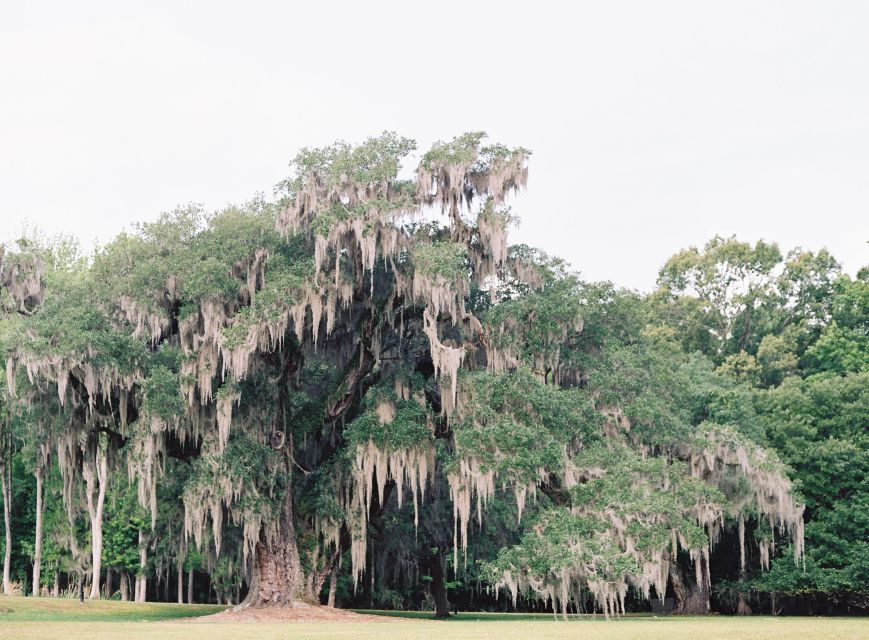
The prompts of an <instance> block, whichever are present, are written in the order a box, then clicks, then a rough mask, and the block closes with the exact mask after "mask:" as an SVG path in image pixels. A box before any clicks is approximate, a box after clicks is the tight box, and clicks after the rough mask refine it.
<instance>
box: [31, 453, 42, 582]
mask: <svg viewBox="0 0 869 640" xmlns="http://www.w3.org/2000/svg"><path fill="white" fill-rule="evenodd" d="M33 475H35V476H36V533H35V536H34V538H35V539H34V541H33V595H35V596H38V595H39V594H40V592H41V589H40V581H41V579H42V576H41V575H40V573H41V572H42V469H37V470H36V473H34V474H33Z"/></svg>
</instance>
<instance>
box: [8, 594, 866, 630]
mask: <svg viewBox="0 0 869 640" xmlns="http://www.w3.org/2000/svg"><path fill="white" fill-rule="evenodd" d="M222 609H223V607H218V606H213V605H174V604H154V603H144V604H136V603H126V602H104V601H103V602H85V603H84V604H83V605H80V604H79V603H78V601H76V600H65V599H60V600H56V599H51V598H6V597H0V639H2V640H25V639H26V640H50V639H53V638H58V639H63V640H97V639H99V640H103V639H110V638H111V639H120V640H157V639H161V640H162V639H166V638H173V639H174V638H177V639H179V640H181V639H183V640H272V639H278V638H280V639H292V640H297V639H298V640H308V639H312V640H313V639H318V640H319V639H327V638H346V639H347V640H405V639H407V640H414V639H417V638H418V639H433V640H464V639H468V640H478V639H479V640H513V639H518V640H538V639H539V640H556V639H561V638H577V639H581V640H634V639H648V640H680V639H681V638H686V639H688V640H741V639H745V640H749V639H751V640H754V639H757V640H773V639H775V640H779V639H781V640H796V639H799V638H806V639H811V640H827V639H830V640H834V639H843V640H845V639H847V640H866V639H867V638H869V618H805V617H801V618H791V617H778V618H772V617H748V618H737V617H724V616H710V617H703V618H700V617H697V618H675V617H654V616H640V617H631V616H628V617H625V618H621V619H617V620H610V621H607V620H604V619H602V618H600V617H597V618H592V617H582V618H581V619H578V618H573V619H571V620H569V621H566V622H565V621H555V620H553V618H552V616H546V615H539V616H538V615H525V614H515V615H513V614H459V615H458V616H457V617H454V618H452V619H450V620H447V621H438V620H431V619H424V618H421V617H419V616H418V615H413V616H411V617H408V618H406V619H402V620H399V621H396V620H395V618H394V617H390V618H387V619H385V620H384V622H360V623H355V622H354V623H345V622H333V623H320V622H317V623H306V622H301V623H285V624H270V623H269V624H267V623H249V622H248V623H244V622H232V623H226V622H222V623H212V622H195V621H193V622H191V621H189V620H184V621H180V620H178V618H184V617H188V616H202V615H208V614H210V613H216V612H217V611H220V610H222Z"/></svg>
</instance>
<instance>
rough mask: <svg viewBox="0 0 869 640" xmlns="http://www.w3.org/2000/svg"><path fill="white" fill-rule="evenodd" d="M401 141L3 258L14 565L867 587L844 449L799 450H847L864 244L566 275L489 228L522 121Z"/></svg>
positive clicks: (564, 591)
mask: <svg viewBox="0 0 869 640" xmlns="http://www.w3.org/2000/svg"><path fill="white" fill-rule="evenodd" d="M415 150H416V143H415V142H414V141H413V140H410V139H408V138H403V137H400V136H397V135H396V134H393V133H384V134H382V135H381V136H378V137H375V138H371V139H369V140H366V141H365V142H363V143H361V144H358V145H351V144H347V143H344V142H339V143H336V144H333V145H331V146H328V147H323V148H317V149H303V150H302V151H300V152H299V153H298V155H297V156H296V157H295V159H294V161H293V163H292V173H291V175H290V176H289V177H288V178H287V179H286V180H285V181H283V182H281V183H280V184H278V185H277V186H276V188H275V192H274V197H273V198H271V199H268V198H266V197H265V196H262V195H258V196H256V197H254V198H253V199H252V200H250V201H249V202H247V203H245V204H243V205H239V206H231V207H227V208H225V209H223V210H221V211H217V212H214V213H206V212H205V211H203V209H202V207H199V206H197V205H188V206H184V207H180V208H178V209H176V210H175V211H172V212H169V213H165V214H163V215H162V216H161V217H160V218H159V219H158V220H156V221H155V222H151V223H144V224H142V225H140V226H138V227H137V228H135V229H134V230H133V231H131V232H129V233H123V234H121V235H119V236H118V237H117V238H115V239H114V240H113V241H112V242H111V243H109V244H108V245H107V246H105V247H101V248H99V249H98V250H97V251H96V252H95V253H94V254H93V255H92V256H81V255H80V254H79V252H78V250H77V246H76V245H75V243H74V241H72V240H70V239H67V238H60V239H58V240H47V239H45V238H43V237H40V236H39V235H38V234H31V236H30V237H25V238H22V239H21V240H20V241H19V242H18V243H17V244H16V245H13V246H10V247H7V248H6V249H5V250H4V252H3V253H2V254H0V285H2V294H0V295H2V299H0V302H2V309H3V316H2V320H0V347H2V349H3V351H4V354H5V357H6V374H7V375H6V377H5V380H4V381H3V390H2V391H3V393H2V397H3V400H2V411H3V414H2V417H3V429H4V431H3V433H4V440H3V442H4V450H3V455H2V460H3V465H4V466H3V470H4V475H3V477H4V483H5V484H4V504H6V505H18V504H19V503H21V500H19V501H18V502H15V498H14V497H13V496H10V495H8V492H9V487H11V486H12V485H13V482H12V471H13V466H14V464H13V461H16V463H17V464H19V465H21V469H20V470H19V471H18V472H17V473H18V475H19V476H23V477H28V476H32V477H35V478H36V480H37V485H36V489H35V490H34V489H30V490H29V494H28V497H27V498H26V499H25V498H23V500H27V501H29V500H30V499H31V498H30V497H29V495H30V494H32V493H33V492H34V491H35V492H36V495H37V496H38V501H37V503H36V504H37V505H40V506H34V507H31V506H28V507H27V509H35V512H34V513H35V516H34V517H35V518H36V521H37V522H42V521H43V520H44V522H45V524H44V525H43V524H40V525H38V526H36V531H37V533H36V534H35V535H36V540H37V544H38V545H41V544H42V542H41V537H42V533H41V532H42V531H43V530H45V531H47V532H48V537H47V540H46V548H45V549H44V550H42V551H40V553H39V554H34V556H32V557H35V556H39V557H36V559H35V560H31V562H34V563H35V565H36V566H42V565H45V566H46V568H48V567H52V568H54V569H55V571H57V572H58V573H59V572H64V573H69V574H73V573H75V572H78V574H79V575H82V576H87V580H88V581H89V584H90V585H91V596H92V597H98V596H99V595H100V593H101V584H104V583H105V582H110V581H111V575H112V572H116V573H117V574H118V575H120V576H121V580H122V588H126V586H125V585H126V583H125V582H124V580H126V579H127V576H135V578H136V593H135V597H137V598H140V599H145V598H146V597H149V593H150V594H154V593H157V592H156V591H155V590H156V589H158V588H159V585H160V584H163V585H165V587H164V588H165V589H166V593H168V589H169V587H168V585H169V577H170V572H171V571H172V570H175V571H177V587H174V588H173V589H174V592H177V596H178V598H179V600H182V599H183V594H182V577H183V574H184V572H187V574H188V580H189V581H190V582H189V583H188V590H187V599H188V600H189V598H190V597H191V593H192V590H193V585H194V582H195V575H196V573H197V572H198V573H199V574H200V575H202V574H208V575H209V576H210V581H211V587H212V589H213V590H214V591H215V593H217V595H218V597H219V598H221V599H223V600H226V601H234V602H238V601H240V600H242V599H243V600H244V604H246V605H252V606H265V605H276V604H287V603H291V602H292V601H294V600H297V599H307V600H310V601H317V600H318V599H319V598H320V595H321V592H322V591H323V589H324V585H326V581H327V579H328V580H329V581H330V586H329V587H328V590H329V592H330V599H331V600H333V601H334V599H335V594H336V590H339V589H343V591H341V598H342V600H343V601H345V602H348V603H350V602H353V601H357V600H358V598H360V597H362V595H361V594H367V595H368V598H369V601H371V602H373V601H374V598H375V592H376V593H378V594H379V595H378V596H377V597H379V598H382V599H383V601H390V600H389V598H392V600H391V602H393V603H395V602H400V603H405V602H409V601H410V600H406V598H405V596H403V595H401V594H402V593H405V594H407V593H410V592H412V591H413V590H414V589H418V588H419V585H420V584H423V591H424V592H425V594H426V598H428V599H429V600H430V601H431V602H430V604H431V606H432V607H433V608H436V609H437V611H438V613H439V614H446V613H447V609H448V602H447V601H448V598H449V591H450V589H452V590H453V591H456V590H464V591H463V593H465V594H466V596H467V597H470V598H472V599H473V598H474V597H476V598H477V600H478V601H480V602H482V601H483V600H481V599H485V598H490V599H492V598H493V597H494V596H492V595H491V594H488V595H484V590H483V589H482V587H483V586H484V585H487V586H488V587H490V588H494V589H495V590H498V589H502V588H504V589H506V591H507V592H508V593H509V595H510V598H511V599H512V601H513V603H514V604H515V603H517V602H518V601H519V598H520V597H521V598H523V601H524V602H533V601H534V600H535V599H538V600H542V601H545V602H549V603H550V605H551V606H552V607H553V608H556V609H560V610H561V611H563V612H565V613H566V612H567V611H568V610H569V609H570V608H577V609H582V608H586V607H589V606H593V607H596V608H599V609H600V610H602V611H604V612H605V613H607V614H608V615H609V614H616V613H619V612H623V611H625V608H626V601H632V602H638V603H640V602H644V601H649V600H650V599H653V598H657V599H663V598H665V596H666V595H667V594H673V597H674V598H675V601H676V607H677V609H679V610H680V611H684V612H702V611H708V610H709V607H710V598H715V597H718V596H717V594H718V592H717V591H716V590H715V589H716V584H717V583H722V584H724V583H726V582H727V579H728V578H732V579H733V580H736V581H737V583H738V585H739V586H738V589H739V590H740V593H748V592H749V591H751V590H758V589H765V588H768V587H764V586H763V584H765V583H764V582H763V581H764V580H767V581H769V580H773V579H774V578H775V579H777V580H779V579H780V580H787V579H796V578H788V577H787V576H803V577H800V578H799V579H800V580H806V579H809V578H805V577H804V576H806V575H807V573H806V572H808V575H810V576H813V577H812V578H811V579H815V578H814V576H815V575H816V574H815V573H812V572H813V571H815V570H816V568H817V567H825V569H823V571H827V573H824V574H823V575H824V578H823V579H824V580H828V579H829V580H839V582H838V583H836V584H837V586H836V589H838V590H839V591H838V592H842V591H844V592H848V593H853V592H856V591H859V585H858V581H859V579H860V577H861V576H865V575H866V573H865V571H866V569H865V567H864V568H862V569H860V568H855V567H854V566H852V563H851V562H850V560H849V559H848V558H847V557H845V556H843V555H842V554H841V551H842V547H841V544H850V542H842V543H841V544H839V543H834V542H833V541H831V540H830V538H829V536H830V535H838V534H839V532H840V531H844V532H845V533H843V534H842V535H844V536H845V537H846V538H847V539H848V540H855V539H856V537H857V536H859V535H860V532H861V531H865V529H861V527H864V525H865V522H863V520H865V512H866V509H865V508H862V513H863V515H861V516H856V515H855V513H854V509H851V508H850V507H849V508H845V507H843V506H842V504H843V503H842V502H841V501H840V498H844V497H845V494H847V495H849V496H850V495H857V494H859V492H861V491H862V492H863V494H865V487H863V486H862V484H861V480H860V479H861V478H865V474H862V475H861V474H860V472H859V469H856V468H853V467H851V468H849V473H848V474H847V476H841V477H837V478H835V479H833V478H830V477H823V478H822V477H820V476H824V474H825V473H827V471H826V470H825V469H824V468H823V467H824V465H823V464H820V463H819V460H820V459H821V458H823V457H824V456H828V457H829V459H830V460H831V461H842V463H844V461H845V460H846V459H847V456H848V455H850V452H857V451H859V452H863V454H865V442H863V441H862V440H865V437H862V439H861V437H859V436H858V434H856V433H855V426H854V425H856V424H859V423H860V421H861V420H863V421H864V422H863V425H864V426H865V411H864V408H865V407H864V406H863V405H865V401H863V398H862V397H861V396H860V391H862V389H864V388H865V381H864V380H863V378H862V377H861V376H863V377H865V375H864V374H865V373H866V371H867V355H866V354H867V342H866V341H867V339H869V338H867V326H866V317H865V316H866V311H865V310H866V308H867V306H869V305H867V304H866V303H867V291H869V289H867V284H866V282H867V281H866V277H865V275H866V274H865V273H863V274H861V275H860V276H859V277H858V278H856V279H852V278H849V277H848V276H842V275H840V273H839V266H838V264H837V263H836V261H835V260H834V259H833V258H832V257H831V256H829V255H828V254H827V253H826V252H819V253H818V254H810V253H806V252H793V253H791V254H789V255H788V256H787V257H786V258H783V257H782V255H781V253H780V251H779V249H778V247H777V246H776V245H774V244H766V243H758V244H757V245H755V246H750V245H747V244H743V243H740V242H738V241H736V240H735V239H723V238H715V239H713V240H712V241H711V242H710V243H709V244H708V245H707V246H706V247H705V249H704V250H703V251H699V250H697V249H689V250H687V251H684V252H682V253H679V254H677V255H676V256H674V257H673V258H672V259H671V260H670V261H669V262H667V264H666V265H665V266H664V268H663V269H662V271H661V274H660V281H659V282H660V288H659V290H658V291H656V292H655V293H653V294H651V295H649V296H640V295H638V294H636V293H632V292H626V291H623V290H619V289H617V288H615V287H613V286H612V285H610V284H608V283H589V282H584V281H582V280H581V279H580V278H579V277H578V275H577V274H575V273H574V272H572V271H571V270H570V268H569V267H568V266H567V265H566V264H564V263H563V262H562V261H560V260H558V259H556V258H553V257H551V256H548V255H546V254H545V253H543V252H542V251H539V250H536V249H532V248H530V247H527V246H521V245H520V246H510V245H508V242H507V231H508V228H509V226H510V224H511V222H513V220H514V217H513V215H512V213H511V210H510V208H509V198H510V197H511V196H512V195H513V194H516V193H518V192H520V191H521V190H522V189H523V188H524V187H525V184H526V180H527V175H528V169H527V164H528V160H529V158H530V155H531V154H530V152H529V151H528V150H526V149H523V148H509V147H506V146H503V145H500V144H487V143H486V142H485V135H484V134H483V133H481V132H472V133H468V134H464V135H461V136H458V137H456V138H454V139H453V140H451V141H448V142H438V143H436V144H435V145H433V146H432V148H431V149H429V150H428V151H426V152H425V153H422V154H421V155H420V161H419V164H418V166H417V167H416V169H415V171H413V172H411V171H410V170H409V169H408V168H407V167H405V163H406V162H407V161H408V158H409V157H410V155H411V154H412V152H414V151H415ZM863 395H865V394H863ZM807 398H811V399H807ZM821 398H823V399H824V402H826V403H828V406H830V411H829V412H827V413H824V412H823V411H822V410H821V409H820V408H819V407H820V406H821V401H820V399H821ZM861 402H862V404H861ZM843 406H848V407H852V406H853V414H847V413H844V414H843V413H841V412H840V408H841V407H843ZM795 415H799V416H801V417H800V418H799V419H798V420H797V419H794V416H795ZM797 424H801V425H804V426H803V427H799V428H798V427H796V426H795V425H797ZM794 429H798V431H797V433H794ZM863 436H865V433H864V434H863ZM798 442H806V443H808V442H812V443H816V444H819V445H821V446H820V447H819V448H818V449H817V450H816V449H814V448H813V449H812V450H811V452H808V451H806V450H805V448H803V447H800V446H798V445H797V443H798ZM864 457H865V455H864ZM816 464H820V467H821V468H819V469H818V470H817V471H811V470H810V469H811V468H813V465H816ZM787 465H792V466H791V467H788V466H787ZM794 470H796V473H797V475H796V476H795V475H794ZM816 476H817V477H816ZM795 477H796V484H795V482H794V479H795ZM831 484H835V485H836V488H835V489H834V488H833V487H832V486H829V485H831ZM863 484H865V481H863ZM836 491H838V492H840V493H839V494H838V496H839V497H837V498H835V499H833V498H832V497H831V496H832V495H833V493H835V492H836ZM831 492H832V493H831ZM843 492H844V493H843ZM43 495H44V497H45V500H44V501H43ZM860 495H862V494H860ZM863 497H865V496H863ZM859 499H861V500H862V497H861V498H859ZM43 502H44V503H45V504H44V505H43ZM29 504H30V503H29V502H28V505H29ZM8 508H9V507H8V506H7V509H8ZM806 510H807V511H806ZM858 510H859V509H858ZM804 512H805V513H806V514H807V515H809V517H810V519H811V520H810V522H809V525H808V528H806V527H805V526H804ZM18 517H19V516H17V515H16V518H15V519H13V521H17V519H18ZM855 518H856V519H855ZM860 518H862V520H861V519H860ZM6 521H7V522H9V521H10V516H9V515H7V519H6ZM846 522H847V524H842V523H846ZM43 527H44V528H43ZM849 527H850V528H849ZM807 535H808V538H809V539H810V540H811V539H817V540H818V541H819V542H818V546H817V547H815V548H813V547H811V545H810V546H809V548H808V550H806V549H805V547H804V541H805V539H806V536H807ZM813 536H814V537H815V538H813ZM29 537H31V538H32V534H31V535H30V536H29ZM11 539H12V536H11V533H9V534H8V535H7V536H6V549H7V550H8V549H9V548H10V544H11V543H10V540H11ZM864 539H865V536H864ZM821 540H824V542H821ZM837 544H839V546H836V545H837ZM732 545H735V546H736V548H737V549H738V551H737V552H736V553H733V552H732V551H728V549H731V548H732ZM825 545H826V546H825ZM834 547H835V549H834ZM719 550H722V551H719ZM837 553H838V554H839V555H838V556H836V554H837ZM864 555H865V554H864ZM833 556H836V557H837V558H838V559H835V558H832V557H833ZM345 557H346V563H345ZM50 563H51V564H50ZM788 563H789V564H788ZM21 564H22V563H21V561H20V560H19V561H18V566H21ZM11 565H12V561H11V560H10V561H8V562H7V575H6V578H5V579H6V582H7V583H8V582H9V581H10V578H9V575H8V574H9V567H10V566H11ZM771 565H772V566H773V570H772V572H769V573H767V572H766V571H767V570H768V569H769V568H770V566H771ZM804 567H808V569H805V568H804ZM827 568H828V569H827ZM817 570H818V571H821V569H817ZM849 571H850V572H851V573H848V572H849ZM854 571H856V572H857V573H854ZM830 572H833V573H830ZM836 572H838V573H836ZM861 572H862V573H861ZM785 574H786V575H785ZM834 574H835V577H830V576H832V575H834ZM33 575H34V577H35V579H36V580H37V583H38V582H39V581H42V582H43V584H36V585H34V586H35V587H37V588H42V587H44V586H48V585H50V582H51V580H55V589H56V588H57V579H58V578H57V574H55V575H52V576H49V575H46V574H42V576H43V577H41V578H40V577H39V575H40V574H39V573H38V571H37V572H34V573H33ZM818 575H820V574H818ZM776 576H784V577H776ZM755 577H756V578H757V579H756V580H755V582H751V580H753V579H755ZM149 578H151V582H150V583H149V582H148V580H149ZM451 578H452V580H451ZM154 579H156V584H155V581H154ZM817 579H818V580H821V578H817ZM149 584H150V586H149ZM475 584H476V585H478V587H476V588H473V587H472V586H471V585H475ZM825 584H826V583H825ZM863 584H865V582H864V583H863ZM149 589H150V591H149ZM108 590H109V592H111V584H110V585H108ZM774 590H778V591H786V589H784V588H783V587H780V586H776V587H774ZM475 592H476V593H477V595H476V596H474V595H473V594H474V593H475ZM124 593H126V591H124ZM387 593H389V594H392V595H386V594H387ZM468 594H470V595H468ZM150 597H152V596H150ZM410 599H412V598H410ZM417 605H419V606H422V605H423V603H420V602H419V601H417ZM401 606H404V604H402V605H401Z"/></svg>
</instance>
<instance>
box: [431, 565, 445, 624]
mask: <svg viewBox="0 0 869 640" xmlns="http://www.w3.org/2000/svg"><path fill="white" fill-rule="evenodd" d="M430 567H431V593H432V596H434V601H435V618H449V617H450V602H449V600H448V599H447V586H446V582H445V579H444V566H443V557H442V555H441V554H440V553H438V554H436V555H432V558H431V564H430Z"/></svg>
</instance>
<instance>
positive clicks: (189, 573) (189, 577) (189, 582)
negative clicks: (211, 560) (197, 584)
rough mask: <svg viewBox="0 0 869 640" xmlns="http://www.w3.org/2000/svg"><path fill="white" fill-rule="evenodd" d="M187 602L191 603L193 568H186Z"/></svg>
mask: <svg viewBox="0 0 869 640" xmlns="http://www.w3.org/2000/svg"><path fill="white" fill-rule="evenodd" d="M187 604H193V569H188V570H187Z"/></svg>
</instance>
